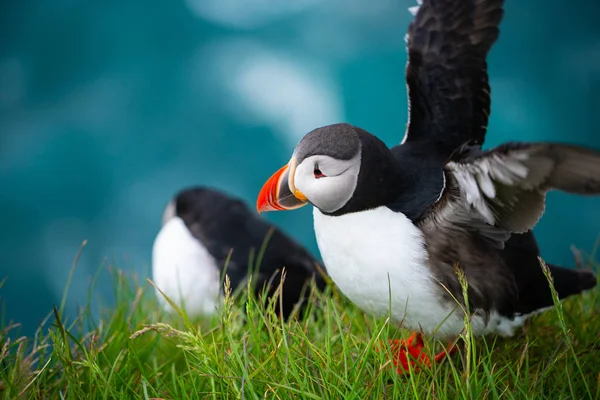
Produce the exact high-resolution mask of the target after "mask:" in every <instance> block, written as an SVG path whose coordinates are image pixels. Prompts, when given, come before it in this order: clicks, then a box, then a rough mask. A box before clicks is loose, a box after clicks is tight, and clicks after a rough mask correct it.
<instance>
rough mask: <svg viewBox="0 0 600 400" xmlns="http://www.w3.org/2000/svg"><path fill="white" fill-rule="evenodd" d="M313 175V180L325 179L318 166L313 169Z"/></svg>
mask: <svg viewBox="0 0 600 400" xmlns="http://www.w3.org/2000/svg"><path fill="white" fill-rule="evenodd" d="M313 174H314V175H315V179H319V178H323V177H325V174H324V173H322V172H321V170H320V169H319V164H315V169H314V171H313Z"/></svg>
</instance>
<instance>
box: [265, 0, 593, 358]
mask: <svg viewBox="0 0 600 400" xmlns="http://www.w3.org/2000/svg"><path fill="white" fill-rule="evenodd" d="M502 16H503V1H502V0H437V1H434V0H424V1H423V2H422V3H421V4H420V7H419V8H418V10H416V11H415V18H414V20H413V21H412V22H411V24H410V26H409V28H408V33H407V35H406V37H405V39H406V43H407V52H408V63H407V66H406V81H407V92H408V99H409V124H408V125H407V128H406V132H405V136H404V139H403V140H402V142H401V143H400V145H397V146H394V147H392V148H391V149H390V148H388V147H387V146H386V145H385V144H384V143H383V142H382V141H381V140H379V139H378V138H377V137H376V136H374V135H372V134H370V133H369V132H367V131H365V130H364V129H361V128H358V127H356V126H352V125H349V124H347V123H340V124H334V125H329V126H325V127H321V128H318V129H315V130H313V131H311V132H309V133H308V134H306V135H305V136H304V137H303V138H302V139H301V140H300V142H299V143H298V145H297V146H296V148H295V150H294V152H293V155H292V157H291V159H290V161H289V163H288V164H287V165H285V166H284V167H283V168H281V169H280V170H279V171H277V172H276V173H275V174H274V175H273V176H272V177H271V178H270V179H269V180H268V181H267V182H266V183H265V185H264V186H263V188H262V190H261V192H260V194H259V196H258V200H257V210H258V211H259V212H264V211H273V210H291V209H295V208H299V207H302V206H304V205H306V204H308V203H310V204H312V205H313V206H314V212H313V217H314V229H315V234H316V238H317V243H318V246H319V250H320V252H321V256H322V258H323V261H324V263H325V264H326V265H327V271H328V274H329V276H330V277H331V279H332V280H333V281H334V282H335V283H336V285H337V286H338V287H339V288H340V290H341V291H342V292H343V293H344V294H345V295H346V296H347V297H348V298H349V299H350V300H351V301H352V302H354V303H355V304H356V305H357V306H358V307H360V308H361V309H363V310H364V311H366V312H369V313H373V314H376V315H387V314H388V312H389V313H390V314H391V316H392V317H393V319H394V320H395V321H396V322H398V323H402V325H403V326H404V327H407V328H409V329H412V330H413V331H415V333H413V335H411V338H410V339H409V340H408V341H405V342H404V343H400V344H401V345H400V346H398V352H399V354H398V356H397V358H395V360H400V364H401V365H399V368H401V367H403V368H405V369H406V368H408V364H407V361H406V360H407V358H406V353H409V354H411V355H413V356H414V357H416V358H418V359H420V360H421V361H423V362H424V364H425V365H427V364H429V363H430V362H431V360H429V359H428V358H427V357H426V356H425V355H424V354H422V353H421V349H422V347H423V344H422V336H421V333H423V334H427V335H432V336H434V337H437V338H440V339H444V340H451V339H454V338H455V337H456V336H457V335H459V334H460V333H461V331H463V328H464V314H463V313H462V311H461V308H460V307H458V306H457V302H456V300H458V301H459V302H463V301H464V299H463V296H462V293H461V286H460V284H459V281H458V279H457V276H456V274H455V269H454V267H455V266H458V267H459V268H460V269H461V270H462V271H463V272H464V275H465V276H466V278H467V281H468V285H469V288H468V300H469V308H470V310H471V312H473V311H474V312H475V313H474V315H473V317H472V318H471V321H472V329H473V333H474V334H475V335H486V334H497V335H501V336H512V335H513V334H514V333H515V329H516V328H518V327H520V326H521V325H522V324H523V323H524V321H525V320H526V319H527V318H528V317H529V316H531V315H533V314H535V313H537V312H540V311H542V310H545V309H547V308H549V307H551V306H552V305H553V302H552V298H551V293H550V289H549V285H548V281H547V279H546V278H545V276H544V274H543V271H542V269H541V267H540V263H539V260H538V256H539V250H538V247H537V244H536V241H535V238H534V236H533V233H532V232H531V229H532V228H533V227H534V226H535V225H536V223H537V221H538V220H539V218H540V217H541V216H542V214H543V212H544V207H545V198H546V193H547V192H548V191H549V190H562V191H564V192H568V193H575V194H582V195H592V194H599V193H600V152H598V151H594V150H589V149H586V148H582V147H577V146H573V145H567V144H556V143H507V144H504V145H501V146H499V147H496V148H493V149H490V150H482V148H481V145H482V143H483V140H484V137H485V133H486V129H487V123H488V117H489V113H490V87H489V84H488V75H487V64H486V57H487V53H488V52H489V50H490V48H491V46H492V44H493V43H494V42H495V41H496V39H497V37H498V35H499V28H498V26H499V23H500V21H501V19H502ZM549 268H550V271H551V273H552V275H553V277H554V286H555V288H556V290H557V292H558V293H559V296H560V298H562V299H564V298H565V297H568V296H571V295H575V294H579V293H581V292H583V291H585V290H588V289H591V288H593V287H594V286H595V285H596V283H597V279H596V277H595V275H594V274H593V273H592V272H591V271H583V270H575V269H566V268H561V267H557V266H552V265H549ZM455 299H456V300H455ZM390 305H391V310H390ZM416 331H418V332H416ZM413 340H415V341H416V343H414V344H413ZM453 349H455V347H452V348H448V349H447V351H446V350H445V351H444V352H442V353H440V354H438V355H437V356H436V357H435V360H440V359H441V358H443V356H444V355H445V354H447V353H449V352H451V350H453Z"/></svg>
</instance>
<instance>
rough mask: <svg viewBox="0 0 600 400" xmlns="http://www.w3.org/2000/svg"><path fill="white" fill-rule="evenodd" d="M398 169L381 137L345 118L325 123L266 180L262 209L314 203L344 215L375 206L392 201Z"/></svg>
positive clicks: (330, 213) (305, 137)
mask: <svg viewBox="0 0 600 400" xmlns="http://www.w3.org/2000/svg"><path fill="white" fill-rule="evenodd" d="M394 173H395V163H394V161H393V156H392V154H391V153H390V151H389V149H388V148H387V146H386V145H385V144H384V143H383V142H382V141H381V140H379V139H378V138H377V137H375V136H373V135H372V134H370V133H369V132H367V131H365V130H363V129H360V128H357V127H355V126H352V125H350V124H346V123H341V124H334V125H328V126H324V127H321V128H318V129H315V130H314V131H311V132H309V133H308V134H306V136H304V137H303V138H302V140H300V142H299V143H298V145H297V146H296V149H295V150H294V153H293V155H292V158H291V160H290V162H289V164H288V166H286V167H284V168H282V169H280V170H279V171H278V172H277V173H276V174H275V175H273V176H272V177H271V179H270V180H269V181H268V182H267V184H265V186H264V187H263V190H262V191H261V194H260V195H259V200H258V203H259V204H258V209H259V210H260V211H264V210H284V209H292V208H297V207H298V206H301V205H303V204H306V203H307V202H310V203H311V204H312V205H314V206H315V207H317V208H318V209H319V210H320V211H321V212H323V213H324V214H328V215H341V214H346V213H349V212H354V211H362V210H365V209H369V208H374V207H377V206H381V205H384V204H385V203H386V202H387V201H388V200H389V190H388V189H387V187H386V185H385V184H386V183H387V184H389V183H390V182H389V180H391V179H393V174H394ZM392 182H393V181H392ZM290 197H291V198H292V199H293V201H291V200H290Z"/></svg>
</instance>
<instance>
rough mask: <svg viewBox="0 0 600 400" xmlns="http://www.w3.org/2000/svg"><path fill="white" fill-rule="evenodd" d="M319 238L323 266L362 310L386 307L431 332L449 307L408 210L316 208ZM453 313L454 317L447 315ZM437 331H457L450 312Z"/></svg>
mask: <svg viewBox="0 0 600 400" xmlns="http://www.w3.org/2000/svg"><path fill="white" fill-rule="evenodd" d="M313 215H314V227H315V234H316V238H317V243H318V246H319V250H320V252H321V256H322V257H323V261H324V263H325V266H326V268H327V271H328V272H329V274H330V275H331V278H332V279H333V281H334V282H335V283H336V285H337V286H338V287H339V288H340V290H341V291H342V293H344V295H345V296H347V297H348V298H349V299H350V300H351V301H352V302H353V303H355V304H356V305H357V306H358V307H360V308H361V309H362V310H363V311H365V312H369V313H373V314H376V315H385V314H387V313H388V310H389V309H390V305H391V316H392V318H393V319H394V320H395V321H396V322H400V321H403V326H405V327H407V328H410V329H414V330H419V329H421V328H422V330H423V331H424V332H425V333H432V332H433V331H434V330H435V329H436V328H438V326H439V325H440V324H441V323H442V322H443V321H444V319H445V318H446V317H447V316H448V315H449V313H450V312H451V311H452V310H451V308H449V307H448V306H446V305H444V304H442V303H440V296H439V291H440V289H441V287H440V286H438V284H437V283H435V281H434V279H433V277H432V274H431V270H430V268H429V267H428V265H427V258H428V256H427V252H426V249H425V245H424V243H425V241H424V238H423V235H422V232H421V230H420V229H418V228H417V227H416V226H415V225H414V224H413V223H412V222H411V221H410V220H409V219H408V218H407V217H406V216H404V215H403V214H401V213H395V212H393V211H391V210H389V209H388V208H387V207H380V208H376V209H373V210H369V211H364V212H358V213H352V214H346V215H343V216H336V217H330V216H326V215H324V214H322V213H321V212H320V211H319V210H318V209H316V208H315V209H314V213H313ZM450 319H453V320H455V321H450ZM450 319H449V320H448V321H447V323H448V322H450V323H451V325H452V326H450V325H447V324H444V329H443V331H448V332H442V330H440V331H439V332H438V333H439V334H444V335H445V334H452V333H454V331H457V330H458V331H457V332H459V331H460V329H461V327H462V319H460V318H450Z"/></svg>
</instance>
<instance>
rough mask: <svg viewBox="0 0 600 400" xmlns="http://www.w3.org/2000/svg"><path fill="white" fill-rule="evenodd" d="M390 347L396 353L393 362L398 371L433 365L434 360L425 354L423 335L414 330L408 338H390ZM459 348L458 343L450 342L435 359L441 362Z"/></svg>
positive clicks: (403, 371)
mask: <svg viewBox="0 0 600 400" xmlns="http://www.w3.org/2000/svg"><path fill="white" fill-rule="evenodd" d="M389 342H390V347H391V350H392V353H393V354H394V358H393V360H392V361H393V363H394V365H395V366H396V368H397V370H398V373H399V374H403V373H407V372H408V371H410V370H411V369H412V370H413V371H418V370H419V368H421V367H431V362H432V360H431V359H430V358H429V357H428V356H427V354H425V352H424V351H423V350H424V347H425V346H424V342H423V336H422V335H421V334H420V333H417V332H413V333H411V335H410V336H409V337H408V339H406V340H399V339H396V340H390V341H389ZM456 350H457V345H453V344H450V345H449V346H448V347H447V348H446V349H444V350H443V351H441V352H439V353H437V354H436V355H435V356H434V358H433V361H434V362H438V363H439V362H441V361H442V360H443V359H444V358H445V357H446V356H448V357H449V356H451V355H452V354H454V353H455V352H456Z"/></svg>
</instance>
